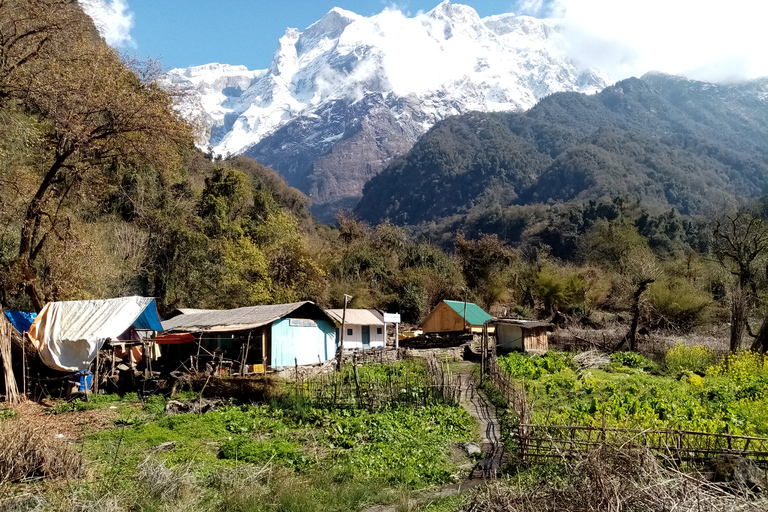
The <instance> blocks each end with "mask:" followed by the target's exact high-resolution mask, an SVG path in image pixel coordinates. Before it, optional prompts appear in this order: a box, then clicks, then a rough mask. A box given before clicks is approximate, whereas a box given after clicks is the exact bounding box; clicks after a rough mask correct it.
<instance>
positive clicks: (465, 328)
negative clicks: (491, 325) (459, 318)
mask: <svg viewBox="0 0 768 512" xmlns="http://www.w3.org/2000/svg"><path fill="white" fill-rule="evenodd" d="M464 330H465V331H466V330H467V297H466V293H465V294H464Z"/></svg>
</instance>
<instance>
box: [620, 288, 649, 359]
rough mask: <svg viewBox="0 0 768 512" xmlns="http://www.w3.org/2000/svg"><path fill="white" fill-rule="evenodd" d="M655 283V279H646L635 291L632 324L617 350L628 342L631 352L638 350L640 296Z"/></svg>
mask: <svg viewBox="0 0 768 512" xmlns="http://www.w3.org/2000/svg"><path fill="white" fill-rule="evenodd" d="M654 281H655V279H646V280H644V281H641V282H640V284H638V285H637V290H635V294H634V296H633V299H632V324H631V325H630V326H629V332H628V333H627V334H626V335H625V336H624V338H623V339H622V340H621V341H620V342H619V344H618V345H616V349H617V350H618V349H619V348H621V346H622V345H624V343H626V342H627V341H628V342H629V350H632V351H635V350H637V326H638V324H639V323H640V296H641V295H642V294H643V292H645V290H646V289H647V288H648V285H650V284H651V283H653V282H654Z"/></svg>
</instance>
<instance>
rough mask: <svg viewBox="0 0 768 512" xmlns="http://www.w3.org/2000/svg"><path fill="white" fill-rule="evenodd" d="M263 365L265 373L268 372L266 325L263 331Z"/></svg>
mask: <svg viewBox="0 0 768 512" xmlns="http://www.w3.org/2000/svg"><path fill="white" fill-rule="evenodd" d="M261 366H262V369H263V370H264V375H266V374H267V327H266V326H264V327H263V328H262V331H261Z"/></svg>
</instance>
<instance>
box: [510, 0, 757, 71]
mask: <svg viewBox="0 0 768 512" xmlns="http://www.w3.org/2000/svg"><path fill="white" fill-rule="evenodd" d="M523 8H525V9H527V10H528V11H529V12H530V11H537V12H530V13H531V14H539V15H542V14H544V15H549V16H556V17H562V18H564V20H565V22H566V29H565V33H564V36H565V40H566V42H567V45H568V52H569V55H570V56H571V57H572V58H573V59H575V60H576V61H577V62H578V63H580V64H581V65H583V66H584V67H595V68H598V69H600V70H604V71H606V72H608V73H610V74H611V76H612V77H613V78H614V79H617V80H618V79H621V78H626V77H628V76H640V75H642V74H643V73H646V72H648V71H662V72H665V73H671V74H676V75H682V76H686V77H688V78H693V79H699V80H707V81H717V82H724V81H731V80H741V79H750V78H757V77H761V76H767V75H768V59H766V58H765V56H764V53H765V48H766V47H768V31H766V30H765V27H764V25H765V20H766V19H768V2H758V1H755V0H730V1H729V2H727V3H723V2H721V1H717V2H715V1H712V0H554V2H552V3H548V2H542V1H541V0H521V1H520V2H518V10H519V11H520V12H523ZM542 10H543V11H545V12H541V11H542Z"/></svg>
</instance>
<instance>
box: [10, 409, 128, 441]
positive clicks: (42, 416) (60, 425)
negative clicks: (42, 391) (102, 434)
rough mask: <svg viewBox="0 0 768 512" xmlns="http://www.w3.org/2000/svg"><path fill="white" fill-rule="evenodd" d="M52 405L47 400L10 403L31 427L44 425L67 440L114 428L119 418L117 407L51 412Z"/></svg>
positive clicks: (18, 416)
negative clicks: (59, 412) (62, 412)
mask: <svg viewBox="0 0 768 512" xmlns="http://www.w3.org/2000/svg"><path fill="white" fill-rule="evenodd" d="M52 407H53V403H52V402H49V401H46V400H43V401H42V402H40V403H38V402H31V401H27V402H24V403H20V404H10V405H9V408H10V409H12V410H13V411H15V412H16V418H18V419H20V420H22V421H23V422H24V423H26V424H28V425H29V426H30V427H31V428H32V427H37V426H44V427H45V428H46V430H47V431H48V432H50V435H51V436H52V437H56V438H61V439H65V440H67V441H82V439H83V438H84V437H85V436H86V435H87V434H90V433H93V432H98V431H100V430H106V429H109V428H112V427H114V424H115V420H117V418H118V411H117V409H110V408H109V407H105V408H103V409H92V410H89V411H73V412H68V413H64V414H51V409H52Z"/></svg>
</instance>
